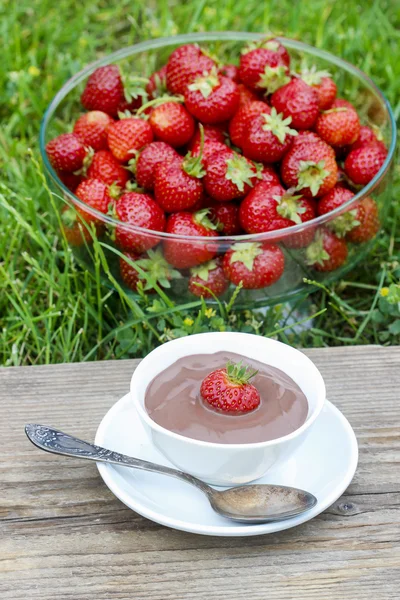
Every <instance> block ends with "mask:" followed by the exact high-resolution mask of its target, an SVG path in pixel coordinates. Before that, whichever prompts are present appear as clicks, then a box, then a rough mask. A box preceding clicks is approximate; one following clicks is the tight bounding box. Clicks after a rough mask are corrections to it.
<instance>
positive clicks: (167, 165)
mask: <svg viewBox="0 0 400 600" xmlns="http://www.w3.org/2000/svg"><path fill="white" fill-rule="evenodd" d="M204 174H205V171H204V169H203V165H202V162H201V154H200V155H199V156H193V155H192V154H191V153H189V154H187V155H186V157H185V158H181V159H180V160H173V161H169V162H162V163H159V164H158V165H157V166H156V168H155V171H154V194H155V197H156V200H157V202H158V204H159V205H160V206H161V208H163V209H164V210H165V211H166V212H174V211H181V210H185V209H190V208H192V207H193V206H195V204H196V203H197V202H199V201H200V199H201V198H202V196H203V184H202V182H201V181H200V179H201V178H202V177H203V176H204Z"/></svg>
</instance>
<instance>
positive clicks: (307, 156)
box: [281, 142, 338, 197]
mask: <svg viewBox="0 0 400 600" xmlns="http://www.w3.org/2000/svg"><path fill="white" fill-rule="evenodd" d="M281 177H282V181H283V183H284V184H285V185H286V186H287V187H288V188H291V187H295V188H296V190H298V191H299V192H300V193H301V194H303V196H307V197H318V196H323V195H325V194H326V193H327V192H329V190H330V189H332V188H333V186H334V185H335V183H336V182H337V177H338V169H337V164H336V160H335V155H334V152H333V150H332V148H330V146H328V145H327V144H325V143H324V142H312V143H307V142H305V143H303V144H299V145H298V146H296V145H294V146H293V148H291V150H289V152H288V153H287V154H286V155H285V157H284V158H283V160H282V163H281Z"/></svg>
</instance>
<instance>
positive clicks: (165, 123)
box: [149, 102, 195, 148]
mask: <svg viewBox="0 0 400 600" xmlns="http://www.w3.org/2000/svg"><path fill="white" fill-rule="evenodd" d="M149 124H150V126H151V128H152V130H153V132H154V136H155V137H156V139H157V140H161V141H162V142H166V143H167V144H170V146H173V147H174V148H179V147H180V146H183V145H184V144H187V143H188V142H189V140H190V139H191V138H192V137H193V135H194V127H195V125H194V120H193V117H192V115H191V114H190V113H189V112H188V111H187V110H186V108H185V107H184V106H182V104H178V103H177V102H164V103H163V104H160V105H159V106H156V107H155V108H153V110H152V111H151V113H150V118H149Z"/></svg>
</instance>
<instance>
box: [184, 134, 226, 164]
mask: <svg viewBox="0 0 400 600" xmlns="http://www.w3.org/2000/svg"><path fill="white" fill-rule="evenodd" d="M200 152H201V162H202V164H203V166H204V167H207V165H208V161H209V160H210V158H211V157H212V156H213V155H214V154H220V155H224V156H225V155H229V156H232V155H233V150H232V149H231V148H229V146H227V145H226V144H223V143H222V142H217V141H216V140H205V142H204V146H203V150H202V151H201V143H200V142H197V144H195V145H194V146H193V150H192V155H193V156H199V155H200Z"/></svg>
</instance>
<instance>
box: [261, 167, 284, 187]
mask: <svg viewBox="0 0 400 600" xmlns="http://www.w3.org/2000/svg"><path fill="white" fill-rule="evenodd" d="M260 181H265V182H266V183H269V184H270V185H280V183H281V181H280V179H279V176H278V174H277V172H276V171H275V169H274V168H273V167H271V165H263V168H262V171H261V179H260Z"/></svg>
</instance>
